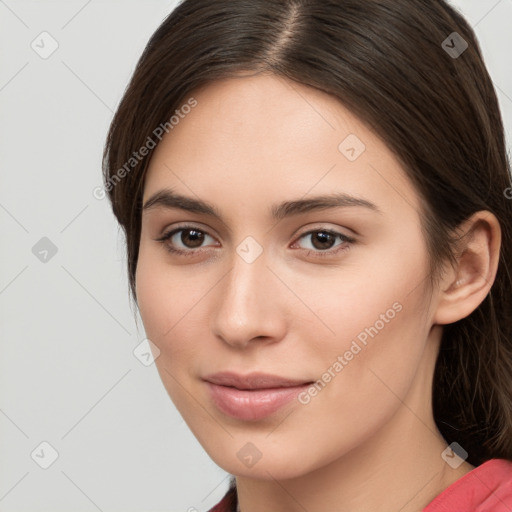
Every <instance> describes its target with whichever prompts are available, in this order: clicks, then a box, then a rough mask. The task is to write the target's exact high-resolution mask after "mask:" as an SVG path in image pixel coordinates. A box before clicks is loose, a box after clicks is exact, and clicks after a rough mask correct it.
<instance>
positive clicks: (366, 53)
mask: <svg viewBox="0 0 512 512" xmlns="http://www.w3.org/2000/svg"><path fill="white" fill-rule="evenodd" d="M454 32H457V34H458V36H456V35H455V36H454V35H453V33H454ZM450 38H451V39H450ZM443 41H448V43H445V44H444V45H443ZM464 41H465V42H467V44H468V47H467V49H466V50H465V51H464V52H463V53H462V54H461V55H457V54H455V55H454V54H453V53H450V52H449V49H450V48H452V49H455V50H457V48H459V49H460V50H463V49H464V46H462V44H463V42H464ZM456 44H457V45H458V47H457V46H456ZM241 71H246V72H251V73H262V72H267V73H274V74H275V75H278V76H281V77H285V78H288V79H290V80H294V81H296V82H299V83H302V84H305V85H309V86H312V87H315V88H316V89H319V90H322V91H324V92H326V93H328V94H331V95H334V96H335V97H336V98H338V99H339V101H340V102H342V103H343V104H344V105H345V106H346V107H347V108H349V109H350V110H351V111H352V112H353V113H354V114H355V115H357V116H358V117H359V118H360V119H362V120H363V121H364V122H365V123H366V124H367V125H368V127H369V128H370V129H371V130H373V131H374V132H375V133H376V134H378V135H379V136H380V137H381V138H382V140H383V141H384V142H385V143H386V144H387V145H388V147H389V148H390V150H391V151H393V152H394V153H395V154H396V156H397V157H398V158H399V160H400V162H401V163H402V164H403V167H404V170H405V171H406V172H407V175H408V176H409V178H410V180H411V181H412V183H413V184H414V186H415V187H416V190H417V191H418V194H419V196H420V198H421V201H422V211H421V219H422V229H423V232H424V235H425V239H426V241H427V246H428V252H429V259H430V264H431V273H430V284H431V285H434V284H435V282H436V279H437V278H439V276H440V269H441V267H442V264H443V263H444V262H446V261H451V262H454V251H455V248H456V242H457V236H456V235H454V233H455V231H456V230H455V228H456V227H457V226H459V225H460V223H461V222H462V221H464V220H466V219H468V218H469V217H470V216H471V215H472V214H473V213H475V212H477V211H480V210H488V211H490V212H492V213H493V214H494V215H495V216H496V217H497V218H498V220H499V222H500V225H501V229H502V246H501V251H500V260H499V267H498V271H497V275H496V279H495V282H494V284H493V286H492V289H491V291H490V293H489V294H488V295H487V297H486V298H485V299H484V301H483V302H482V303H481V304H480V305H479V307H478V308H477V309H476V310H475V311H474V312H473V313H472V314H470V315H469V316H468V317H466V318H464V319H462V320H460V321H458V322H455V323H453V324H450V325H447V326H445V327H444V332H443V338H442V343H441V349H440V353H439V356H438V360H437V364H436V369H435V375H434V385H433V408H434V418H435V420H436V423H437V426H438V428H439V430H440V431H441V433H442V434H443V436H444V438H445V440H446V441H447V442H448V443H450V442H452V441H457V442H458V443H459V444H460V445H461V446H462V447H463V448H464V449H465V450H466V451H467V452H468V453H469V457H468V462H470V463H471V464H473V465H479V464H481V463H482V462H484V461H486V460H488V459H490V458H494V457H502V458H506V459H509V460H512V378H511V377H512V315H511V312H512V303H511V297H512V277H511V272H510V266H511V258H512V201H511V200H507V198H506V197H505V190H506V189H508V187H510V186H511V176H510V166H509V161H508V158H507V152H506V146H505V140H504V130H503V123H502V119H501V114H500V111H499V106H498V102H497V98H496V93H495V90H494V88H493V84H492V81H491V79H490V77H489V74H488V72H487V69H486V67H485V65H484V63H483V59H482V55H481V51H480V48H479V45H478V42H477V40H476V37H475V34H474V32H473V30H472V29H471V27H470V26H469V25H468V23H467V22H466V21H465V20H464V18H463V17H462V16H461V15H460V14H459V13H458V12H457V11H456V10H454V9H453V8H452V7H450V6H449V5H448V4H447V3H445V2H444V1H443V0H365V1H364V2H362V1H361V0H215V1H212V0H184V1H183V2H182V3H180V4H179V5H178V7H177V8H176V9H175V10H174V11H173V12H172V13H171V14H170V15H169V16H168V17H167V18H166V19H165V20H164V22H163V23H162V24H161V26H160V27H159V28H158V29H157V31H156V32H155V33H154V35H153V36H152V37H151V39H150V41H149V43H148V44H147V47H146V48H145V50H144V52H143V54H142V56H141V58H140V60H139V62H138V64H137V67H136V70H135V72H134V75H133V77H132V79H131V82H130V84H129V86H128V88H127V90H126V92H125V94H124V96H123V98H122V101H121V103H120V105H119V108H118V110H117V112H116V114H115V116H114V119H113V121H112V125H111V127H110V132H109V134H108V139H107V142H106V146H105V153H104V179H105V186H106V190H107V191H108V193H109V198H110V200H111V202H112V207H113V211H114V214H115V215H116V217H117V219H118V221H119V223H120V225H121V226H122V227H123V229H124V232H125V234H126V242H127V257H128V275H129V281H130V287H131V293H132V298H133V299H134V300H135V302H136V301H137V297H136V291H135V273H136V268H137V257H138V248H139V242H140V229H141V201H142V192H143V187H144V177H145V173H146V170H147V168H148V163H149V161H150V158H151V157H150V154H149V155H147V156H145V157H144V158H140V159H139V157H137V161H136V162H132V164H133V165H132V164H131V168H129V169H127V168H126V162H127V161H129V160H130V159H131V158H133V155H134V154H135V153H136V152H137V150H138V149H139V148H141V147H143V146H144V145H146V144H147V143H148V140H149V138H154V134H155V129H156V128H157V127H158V126H165V123H168V121H169V118H170V116H172V115H173V113H174V112H176V109H178V108H179V107H180V105H182V104H183V103H184V102H185V101H186V100H187V99H188V97H187V95H189V94H190V93H191V91H193V90H195V89H196V88H198V87H200V86H204V85H207V84H209V83H211V82H213V81H215V80H218V79H223V78H229V77H231V76H234V75H235V74H237V73H240V72H241ZM123 166H124V169H125V172H124V173H122V179H121V178H120V173H119V170H120V169H121V168H123Z"/></svg>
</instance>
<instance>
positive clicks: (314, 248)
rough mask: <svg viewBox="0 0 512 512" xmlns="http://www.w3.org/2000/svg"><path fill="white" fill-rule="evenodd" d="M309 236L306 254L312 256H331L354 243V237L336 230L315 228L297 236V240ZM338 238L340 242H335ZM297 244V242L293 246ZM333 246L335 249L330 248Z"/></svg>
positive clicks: (306, 238)
mask: <svg viewBox="0 0 512 512" xmlns="http://www.w3.org/2000/svg"><path fill="white" fill-rule="evenodd" d="M308 238H309V247H306V250H307V254H308V255H312V256H320V257H322V256H332V255H334V254H337V253H339V252H341V251H346V250H348V249H349V248H350V246H351V244H353V243H355V241H356V240H355V239H354V238H352V237H349V236H346V235H344V234H342V233H339V232H337V231H332V230H330V229H315V230H312V231H308V232H307V233H304V234H303V235H301V236H300V237H299V240H302V239H305V240H308ZM337 239H339V240H340V243H339V244H336V240H337ZM296 245H297V242H296V243H295V244H294V246H296ZM333 247H337V249H334V250H331V249H332V248H333Z"/></svg>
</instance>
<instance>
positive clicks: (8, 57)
mask: <svg viewBox="0 0 512 512" xmlns="http://www.w3.org/2000/svg"><path fill="white" fill-rule="evenodd" d="M212 1H214V0H212ZM175 4H176V2H175V1H163V0H151V1H146V2H143V1H135V0H109V1H107V0H89V1H86V0H79V1H75V0H71V1H70V0H48V1H35V0H33V1H29V0H5V1H1V0H0V52H1V53H0V112H1V116H0V169H1V181H0V183H1V186H0V234H1V241H0V247H1V258H2V259H1V265H0V341H1V345H0V347H1V352H0V512H39V511H41V512H48V511H50V510H52V511H53V512H61V511H62V512H63V511H66V512H69V511H70V510H73V511H75V512H82V511H83V512H88V511H97V510H100V511H104V512H111V511H123V512H132V511H158V512H160V511H170V512H185V511H190V512H192V511H193V510H195V509H197V510H198V511H206V510H208V509H209V508H210V507H212V506H213V505H214V504H215V503H217V502H218V501H219V500H220V498H221V496H222V495H223V494H224V493H225V491H226V489H227V485H228V480H227V476H228V475H227V473H226V472H225V471H223V470H222V469H220V468H219V467H218V466H216V465H215V464H214V463H213V462H212V461H211V460H210V458H209V457H208V456H207V455H206V454H205V452H204V451H203V449H202V447H201V446H200V445H199V443H198V442H197V441H196V439H195V438H194V436H193V435H192V434H191V433H190V431H189V429H188V427H187V426H186V424H185V423H184V422H183V420H182V418H181V416H180V415H179V413H178V412H177V411H176V409H175V407H174V405H173V404H172V402H171V401H170V399H169V397H168V395H167V393H166V391H165V389H164V388H163V386H162V384H161V381H160V378H159V376H158V373H157V371H156V368H155V367H154V365H151V366H147V367H146V366H144V365H143V364H142V363H141V362H140V361H139V360H138V359H137V358H136V357H135V356H134V354H133V350H134V349H135V347H136V346H137V345H138V344H139V343H140V342H141V341H142V340H143V339H144V338H145V336H144V332H143V329H142V323H141V322H139V324H140V326H141V327H140V328H139V329H138V328H137V325H136V323H135V321H134V317H133V315H132V311H131V309H130V303H129V298H128V284H127V279H126V266H125V255H124V239H123V238H122V235H121V232H120V231H119V230H118V227H117V225H116V223H115V220H114V217H113V215H112V213H111V211H110V207H109V203H108V202H107V200H106V199H103V200H98V199H95V197H94V196H93V189H94V188H95V187H97V186H100V185H101V183H102V182H101V168H100V165H101V152H102V148H103V143H104V138H105V134H106V131H107V128H108V125H109V122H110V120H111V117H112V114H113V111H114V110H115V108H116V106H117V104H118V102H119V100H120V98H121V95H122V93H123V90H124V88H125V86H126V84H127V82H128V79H129V77H130V76H131V73H132V71H133V69H134V66H135V63H136V61H137V59H138V58H139V56H140V54H141V52H142V50H143V48H144V46H145V44H146V42H147V40H148V38H149V36H150V35H151V34H152V32H153V31H154V30H155V29H156V28H157V26H158V25H159V24H160V22H161V21H162V20H163V18H164V17H165V16H166V15H167V14H168V13H169V12H170V11H171V10H172V8H173V7H174V6H175ZM454 4H455V5H456V6H458V7H460V8H461V10H462V12H463V13H464V14H465V15H466V16H467V18H468V19H469V21H470V23H471V24H472V25H473V26H474V27H475V28H476V32H477V35H478V37H479V40H480V43H481V46H482V49H483V52H484V55H485V58H486V62H487V65H488V67H489V69H490V72H491V75H492V77H493V80H494V83H495V85H496V88H497V91H498V96H499V99H500V103H501V107H502V111H503V114H504V118H505V123H506V128H507V136H508V140H509V141H510V140H511V137H510V135H511V133H512V70H511V66H510V55H511V51H512V31H511V30H510V27H511V25H512V0H501V1H498V0H457V1H456V2H454ZM43 31H47V32H48V33H49V34H51V37H52V38H54V39H55V40H56V41H57V43H58V45H59V46H58V49H57V50H56V51H55V52H54V53H53V54H52V55H51V56H50V57H48V58H47V59H43V58H41V57H40V56H39V55H38V53H36V51H34V50H33V49H32V48H31V42H32V41H33V40H36V43H37V41H39V40H40V39H37V38H38V36H39V34H41V32H43ZM440 43H441V42H440ZM40 44H41V43H40ZM49 44H50V41H49V40H48V39H47V40H46V43H45V48H46V49H48V48H49V47H50V46H49ZM509 147H510V146H509ZM43 237H47V238H49V239H50V240H51V241H52V243H53V244H54V245H55V246H56V248H57V253H56V254H55V255H54V256H53V257H50V256H51V253H49V255H48V256H47V258H48V261H47V262H42V261H40V260H39V259H38V258H37V257H36V256H35V255H34V254H33V252H32V248H33V246H34V245H35V244H36V243H37V242H38V241H39V240H40V239H41V238H43ZM42 256H43V254H42V255H41V257H42ZM43 441H46V442H47V443H49V444H50V445H51V446H52V447H53V448H54V449H55V450H56V451H57V452H58V454H59V456H58V458H57V459H56V461H55V462H54V463H53V464H52V465H51V466H50V467H49V468H48V469H42V468H41V467H40V466H39V465H38V463H44V462H45V460H46V461H48V460H50V459H49V457H50V456H51V452H50V450H49V449H48V448H47V447H45V446H44V445H43V446H42V447H41V446H40V444H41V443H42V442H43ZM34 450H35V452H34ZM33 452H34V454H33V455H31V454H32V453H33ZM36 461H37V462H36ZM192 507H194V508H192Z"/></svg>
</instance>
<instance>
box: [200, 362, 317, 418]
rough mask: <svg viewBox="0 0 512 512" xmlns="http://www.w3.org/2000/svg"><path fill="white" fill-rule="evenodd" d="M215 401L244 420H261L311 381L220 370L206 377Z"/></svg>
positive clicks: (231, 413)
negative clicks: (239, 373)
mask: <svg viewBox="0 0 512 512" xmlns="http://www.w3.org/2000/svg"><path fill="white" fill-rule="evenodd" d="M204 380H205V381H206V384H207V386H208V389H209V392H210V396H211V398H212V400H213V402H214V404H215V405H216V406H217V407H218V408H219V409H220V410H221V411H222V412H224V413H225V414H227V415H229V416H232V417H234V418H238V419H241V420H259V419H262V418H265V417H266V416H269V415H271V414H272V413H274V412H276V411H277V410H278V409H280V408H281V407H283V406H284V405H285V404H287V403H289V402H290V401H292V400H293V399H294V398H296V396H297V395H298V394H299V393H300V392H301V391H304V390H305V389H307V388H308V387H309V386H310V385H311V383H312V382H311V381H307V382H306V381H303V380H302V381H299V380H294V379H286V378H283V377H279V376H277V375H269V374H265V373H251V374H249V375H245V376H243V375H238V374H236V373H233V372H221V373H216V374H213V375H209V376H207V377H205V378H204Z"/></svg>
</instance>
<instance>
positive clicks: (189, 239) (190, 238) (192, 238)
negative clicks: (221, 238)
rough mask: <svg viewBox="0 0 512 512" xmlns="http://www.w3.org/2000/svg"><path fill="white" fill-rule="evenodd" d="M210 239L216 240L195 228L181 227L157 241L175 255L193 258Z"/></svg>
mask: <svg viewBox="0 0 512 512" xmlns="http://www.w3.org/2000/svg"><path fill="white" fill-rule="evenodd" d="M208 238H210V239H211V240H214V238H213V237H212V236H210V235H209V234H208V233H206V232H205V231H203V230H201V229H198V228H196V227H194V226H181V227H179V228H176V229H173V230H172V231H169V232H168V233H166V234H165V235H164V236H162V237H161V238H158V239H157V241H158V242H162V244H163V245H164V247H165V248H166V249H167V250H168V251H169V252H171V253H173V254H182V255H186V256H189V255H190V256H192V255H194V254H195V253H196V252H197V249H201V248H202V244H203V243H204V241H205V240H207V239H208Z"/></svg>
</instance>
